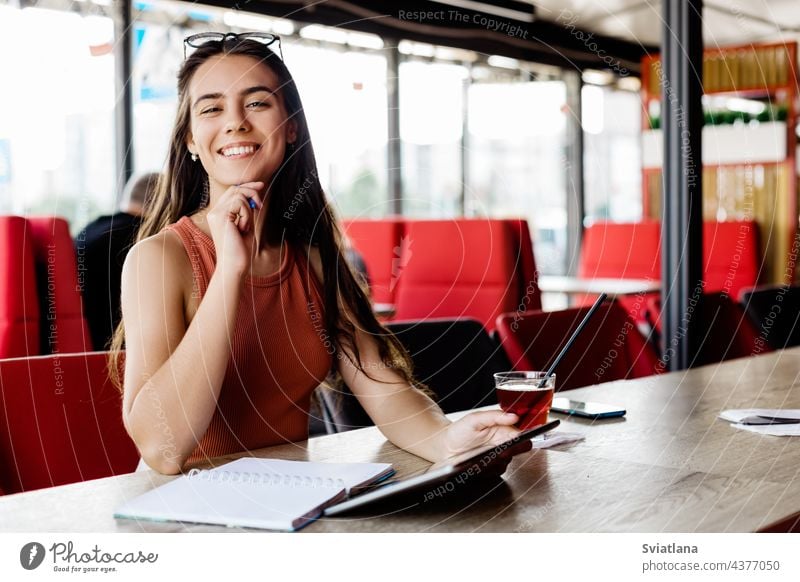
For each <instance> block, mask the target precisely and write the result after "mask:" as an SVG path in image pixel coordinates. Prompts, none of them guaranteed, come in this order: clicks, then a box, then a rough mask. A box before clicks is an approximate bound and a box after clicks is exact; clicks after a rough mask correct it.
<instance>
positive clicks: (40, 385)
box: [0, 352, 139, 493]
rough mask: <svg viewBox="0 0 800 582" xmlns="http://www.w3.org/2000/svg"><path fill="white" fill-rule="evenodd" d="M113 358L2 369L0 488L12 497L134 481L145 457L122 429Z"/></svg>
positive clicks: (65, 357) (32, 361) (13, 363)
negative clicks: (111, 374) (110, 367)
mask: <svg viewBox="0 0 800 582" xmlns="http://www.w3.org/2000/svg"><path fill="white" fill-rule="evenodd" d="M107 360H108V353H107V352H94V353H85V354H56V355H48V356H35V357H31V358H15V359H9V360H2V361H0V396H1V397H2V403H3V405H2V406H1V407H0V462H2V463H3V466H2V467H0V488H2V489H4V490H5V491H6V493H17V492H20V491H29V490H31V489H39V488H42V487H51V486H54V485H64V484H66V483H73V482H77V481H84V480H87V479H97V478H100V477H107V476H110V475H118V474H121V473H128V472H131V471H134V470H135V469H136V465H137V463H138V460H139V454H138V452H137V450H136V447H135V446H134V444H133V441H131V439H130V437H128V434H127V433H126V432H125V428H124V426H123V424H122V396H121V394H120V392H119V390H117V388H116V387H115V386H114V385H113V384H112V383H111V381H110V380H109V378H108V373H107Z"/></svg>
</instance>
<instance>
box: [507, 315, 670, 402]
mask: <svg viewBox="0 0 800 582" xmlns="http://www.w3.org/2000/svg"><path fill="white" fill-rule="evenodd" d="M588 311H589V307H573V308H570V309H565V310H562V311H527V312H525V313H504V314H503V315H501V316H500V317H499V318H498V319H497V331H498V335H499V336H500V341H501V343H502V346H503V349H504V350H505V351H506V354H507V355H508V357H509V359H510V360H511V364H512V366H513V367H514V369H515V370H520V371H522V370H547V369H548V367H549V366H550V365H551V364H552V363H553V361H554V360H555V357H556V355H557V354H558V352H560V351H561V349H562V348H563V346H564V345H565V344H566V342H567V340H568V339H569V337H570V336H571V335H572V332H573V331H574V330H575V328H577V326H578V324H579V323H580V322H581V320H582V319H583V318H584V316H585V315H586V313H587V312H588ZM659 372H660V369H659V366H658V355H657V354H656V352H655V350H654V348H653V347H652V346H651V345H650V343H649V342H648V341H646V340H645V338H644V337H642V335H641V334H640V333H639V330H638V329H637V327H636V324H635V323H634V321H633V320H632V319H631V318H630V317H628V315H627V314H626V313H625V311H624V309H622V307H620V306H619V305H618V304H617V302H615V301H612V302H607V303H604V304H603V305H601V306H600V307H599V308H598V310H597V312H596V313H595V314H594V316H593V317H592V319H591V320H589V322H588V323H587V324H586V327H585V328H584V329H583V332H582V333H581V334H580V335H579V336H578V337H577V338H576V340H575V343H574V344H573V345H572V347H571V348H570V350H569V351H568V352H567V353H566V355H565V356H564V359H563V360H562V361H561V363H560V364H559V366H558V368H557V369H556V371H555V373H556V390H570V389H572V388H580V387H582V386H591V385H593V384H599V383H601V382H610V381H612V380H622V379H625V378H641V377H643V376H650V375H653V374H657V373H659Z"/></svg>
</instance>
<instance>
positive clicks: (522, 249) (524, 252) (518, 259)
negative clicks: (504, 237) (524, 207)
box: [505, 218, 542, 311]
mask: <svg viewBox="0 0 800 582" xmlns="http://www.w3.org/2000/svg"><path fill="white" fill-rule="evenodd" d="M505 222H506V224H508V226H509V228H510V229H511V236H512V237H513V239H514V249H515V258H514V262H515V263H516V265H517V273H518V277H519V284H520V285H519V288H520V289H519V297H520V301H522V299H523V298H526V299H525V309H526V310H529V311H533V310H536V309H541V308H542V292H541V291H540V290H539V273H538V271H537V270H536V259H535V258H534V255H533V242H532V241H531V232H530V229H528V221H527V220H525V219H524V218H510V219H507V220H506V221H505Z"/></svg>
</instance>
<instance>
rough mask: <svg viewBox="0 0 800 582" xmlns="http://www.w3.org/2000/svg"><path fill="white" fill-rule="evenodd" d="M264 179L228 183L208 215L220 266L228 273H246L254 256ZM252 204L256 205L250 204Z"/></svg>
mask: <svg viewBox="0 0 800 582" xmlns="http://www.w3.org/2000/svg"><path fill="white" fill-rule="evenodd" d="M263 190H264V182H245V183H244V184H238V185H234V186H230V187H228V189H227V190H225V192H223V194H222V196H220V198H219V200H217V202H216V203H215V204H214V206H213V207H212V208H211V209H210V210H209V211H208V215H207V216H206V219H207V220H208V227H209V229H210V230H211V238H212V239H213V241H214V248H215V250H216V253H217V269H220V270H221V272H222V273H223V274H224V275H225V276H237V277H243V276H244V275H245V274H247V273H248V272H249V271H250V264H251V261H252V257H253V248H252V247H253V244H254V243H255V238H254V236H253V227H254V225H255V217H256V213H257V212H261V211H262V209H263V207H264V202H263V200H262V195H261V193H262V192H263ZM251 201H252V205H253V206H255V208H251Z"/></svg>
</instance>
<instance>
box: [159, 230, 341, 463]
mask: <svg viewBox="0 0 800 582" xmlns="http://www.w3.org/2000/svg"><path fill="white" fill-rule="evenodd" d="M167 228H168V229H170V230H172V231H174V232H175V233H176V234H177V235H178V236H179V237H180V239H181V241H182V242H183V246H184V247H185V249H186V252H187V254H188V255H189V260H190V261H191V264H192V274H193V277H194V281H193V289H195V290H196V291H197V292H199V296H200V298H201V299H202V297H203V296H204V295H205V292H206V289H207V288H208V282H209V279H210V278H211V274H212V273H213V272H214V268H215V265H216V253H215V250H214V242H213V241H212V239H211V237H209V236H208V235H207V234H206V233H205V232H203V231H202V230H201V229H200V228H199V227H198V226H197V225H196V224H195V223H194V222H192V220H191V219H190V218H189V217H188V216H185V217H183V218H181V219H180V220H179V221H178V222H176V223H175V224H172V225H170V226H168V227H167ZM284 249H285V253H284V258H283V261H282V264H281V267H280V270H279V271H278V272H277V273H273V274H271V275H268V276H265V277H253V276H247V277H246V279H245V284H244V286H243V290H242V297H241V301H240V303H239V310H238V313H237V315H236V328H235V331H234V334H233V337H232V338H231V357H230V361H229V362H228V368H227V370H226V372H225V379H224V380H223V383H222V389H221V391H220V395H219V400H218V402H217V409H216V410H215V411H214V416H213V417H212V419H211V424H210V425H209V426H208V429H207V430H206V433H205V434H204V435H203V437H202V438H201V439H200V442H199V443H198V445H197V448H195V450H194V451H193V452H192V454H191V456H190V457H189V459H188V460H187V462H189V463H192V462H196V461H200V460H204V459H206V458H208V457H216V456H219V455H226V454H229V453H235V452H240V451H243V450H251V449H257V448H260V447H266V446H270V445H276V444H281V443H285V442H291V441H299V440H304V439H306V438H308V419H309V409H310V407H311V393H312V392H313V391H314V389H315V388H316V387H317V386H318V385H319V384H320V383H321V382H322V381H323V380H324V379H325V377H326V375H327V373H328V371H329V370H330V367H331V363H332V360H331V358H332V355H331V354H332V351H333V350H332V346H331V342H330V338H329V337H328V335H327V333H326V331H325V325H324V320H323V313H324V311H323V308H322V305H323V304H322V296H321V290H320V288H319V282H318V281H317V278H316V275H315V274H314V273H313V271H312V270H311V269H309V266H308V263H307V261H306V259H305V256H304V255H303V253H302V252H300V251H298V250H296V249H293V248H292V247H291V246H290V245H286V246H285V247H284Z"/></svg>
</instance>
